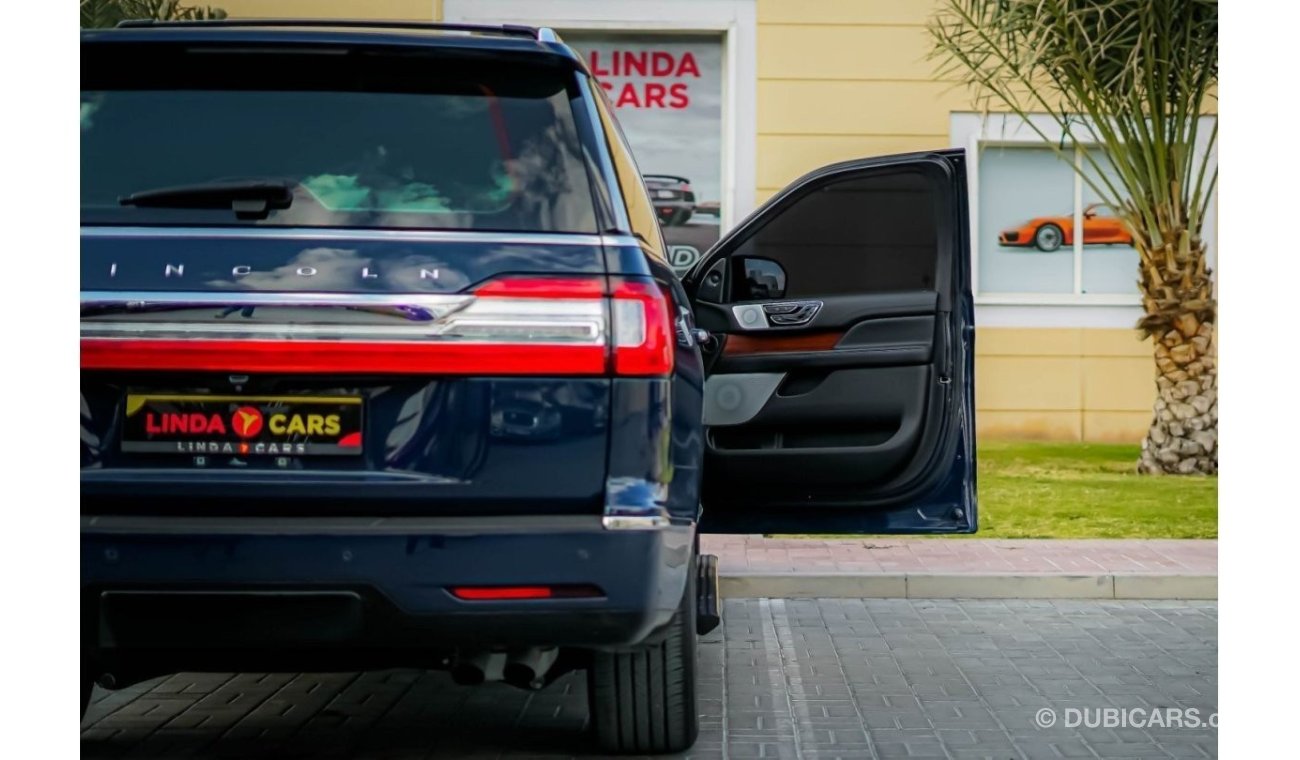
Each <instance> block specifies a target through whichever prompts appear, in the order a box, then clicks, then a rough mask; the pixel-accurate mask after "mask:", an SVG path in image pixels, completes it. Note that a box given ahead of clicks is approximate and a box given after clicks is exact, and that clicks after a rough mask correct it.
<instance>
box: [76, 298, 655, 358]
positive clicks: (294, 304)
mask: <svg viewBox="0 0 1300 760" xmlns="http://www.w3.org/2000/svg"><path fill="white" fill-rule="evenodd" d="M112 295H113V294H111V293H100V294H83V295H82V303H83V309H82V314H83V317H82V323H81V335H82V337H81V366H82V368H83V369H115V370H160V371H162V370H172V371H195V370H197V371H215V372H278V373H305V374H326V373H337V372H374V373H379V374H434V375H584V376H591V375H604V374H606V373H611V374H615V375H640V376H646V375H665V374H668V373H670V372H672V368H673V340H672V339H673V324H672V317H671V315H670V313H669V305H668V301H667V299H666V298H665V296H664V294H663V293H662V292H661V291H660V289H659V288H658V286H656V285H654V284H653V283H651V282H648V281H640V280H625V279H620V278H615V279H614V280H613V290H612V293H608V294H607V290H606V279H605V278H604V277H520V276H509V277H503V278H499V279H496V280H492V281H490V282H487V283H484V284H483V285H481V286H479V287H478V288H476V289H475V290H474V292H473V293H472V294H456V295H434V296H417V295H410V296H406V295H396V294H395V295H393V296H391V297H390V296H383V297H380V298H379V299H373V298H366V297H361V296H332V295H328V294H320V295H316V294H312V295H308V296H303V295H301V294H255V295H254V294H244V295H242V296H241V295H234V294H214V293H199V294H193V293H191V294H166V295H161V294H160V296H159V299H158V300H157V301H150V302H148V303H144V302H139V301H132V302H122V303H120V304H117V303H115V302H114V301H112V299H111V296H112ZM362 299H365V300H362ZM118 306H120V307H121V308H117V307H118ZM304 306H310V307H321V308H308V309H304V308H303V307H304ZM245 307H246V308H248V309H249V311H250V312H251V311H252V310H253V309H256V310H257V312H258V314H259V315H260V316H261V319H259V320H256V321H247V322H244V321H233V322H232V321H218V318H220V319H222V320H225V315H227V314H229V313H231V312H233V311H236V310H238V309H240V308H245ZM330 307H332V308H330ZM160 311H161V312H168V313H171V314H175V315H176V317H175V318H174V319H168V320H165V321H163V320H158V319H157V315H158V313H159V312H160ZM276 315H283V318H282V319H276V318H275V316H276ZM304 315H308V316H304Z"/></svg>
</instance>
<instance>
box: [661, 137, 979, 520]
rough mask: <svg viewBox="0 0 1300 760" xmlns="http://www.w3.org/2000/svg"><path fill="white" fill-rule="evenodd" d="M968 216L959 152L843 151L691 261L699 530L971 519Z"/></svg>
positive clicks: (690, 280)
mask: <svg viewBox="0 0 1300 760" xmlns="http://www.w3.org/2000/svg"><path fill="white" fill-rule="evenodd" d="M967 224H968V223H967V217H966V205H965V179H964V156H963V155H962V154H961V153H960V152H945V153H942V154H917V155H911V156H901V157H887V158H885V159H868V160H864V161H859V162H847V163H845V164H840V165H836V166H833V167H827V168H826V169H823V170H819V171H818V172H814V173H813V174H812V175H809V176H808V177H805V178H803V179H801V180H799V181H797V182H796V183H794V185H792V186H791V187H790V188H787V189H786V190H785V191H782V193H781V194H779V195H778V196H777V197H776V198H775V199H774V200H773V201H771V202H770V203H769V204H768V205H766V206H765V207H764V208H763V209H760V211H759V212H756V214H755V215H754V216H753V217H751V218H750V219H749V220H746V222H744V223H742V224H741V225H740V227H738V228H737V230H736V231H735V232H733V233H732V234H731V235H729V236H728V237H727V238H724V239H723V240H722V241H720V242H719V244H718V245H717V246H715V248H714V249H713V250H711V251H710V252H709V253H708V254H706V256H705V257H704V258H703V259H702V260H701V262H700V263H699V265H697V266H696V268H695V269H693V270H692V272H691V273H690V274H688V276H687V280H686V282H687V288H688V292H691V293H692V295H693V296H694V303H693V306H694V313H695V318H696V322H697V324H698V325H699V326H700V327H702V328H704V329H706V330H708V331H710V332H711V333H712V334H713V337H714V338H715V339H714V340H712V341H711V342H710V343H709V344H708V349H709V350H708V352H707V355H706V363H707V366H708V372H709V376H708V379H707V380H706V383H705V413H704V422H705V425H706V427H707V435H706V447H705V452H706V454H705V470H704V472H705V476H704V484H705V487H704V497H703V501H704V505H703V506H704V509H703V514H704V518H703V527H704V529H705V530H713V531H722V530H733V531H735V530H739V531H744V532H752V531H753V530H756V529H760V526H763V527H762V528H761V529H767V530H781V531H790V532H834V531H853V532H861V531H885V532H961V531H965V532H968V531H972V530H974V527H975V514H974V508H975V503H974V459H973V450H972V447H971V439H972V432H973V409H972V407H973V385H972V382H973V378H972V377H971V374H972V372H971V370H972V369H973V361H972V356H971V338H972V337H973V328H972V326H973V308H972V306H971V303H970V291H969V235H968V232H967ZM756 260H757V261H758V262H759V263H758V264H756V263H755V262H756ZM719 262H726V263H722V264H720V263H719ZM759 264H761V265H759ZM719 275H721V279H720V278H719ZM701 286H702V287H701ZM701 294H703V297H701ZM755 296H757V297H755ZM786 315H793V316H792V317H787V316H786ZM791 320H793V321H797V322H798V323H797V324H784V323H783V322H785V321H791Z"/></svg>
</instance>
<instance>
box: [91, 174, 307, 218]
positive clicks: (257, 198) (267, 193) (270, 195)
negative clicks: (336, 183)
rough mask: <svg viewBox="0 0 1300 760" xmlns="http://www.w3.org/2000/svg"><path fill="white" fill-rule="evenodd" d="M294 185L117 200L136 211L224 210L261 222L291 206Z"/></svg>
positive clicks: (209, 185) (246, 183) (207, 185)
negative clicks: (153, 209) (167, 209)
mask: <svg viewBox="0 0 1300 760" xmlns="http://www.w3.org/2000/svg"><path fill="white" fill-rule="evenodd" d="M297 184H298V183H296V182H291V181H289V180H280V179H251V180H222V181H218V182H196V183H194V184H192V185H175V186H172V187H158V188H154V189H152V190H141V191H140V192H137V193H131V194H130V195H124V196H122V197H121V198H118V199H117V202H118V203H120V204H122V205H123V206H137V207H140V208H213V209H224V208H228V209H230V210H231V211H234V212H235V216H236V217H238V218H239V219H265V218H266V217H267V216H268V215H269V214H270V213H271V211H272V210H273V209H276V210H278V209H286V208H289V206H290V205H292V204H293V189H294V187H296V186H297Z"/></svg>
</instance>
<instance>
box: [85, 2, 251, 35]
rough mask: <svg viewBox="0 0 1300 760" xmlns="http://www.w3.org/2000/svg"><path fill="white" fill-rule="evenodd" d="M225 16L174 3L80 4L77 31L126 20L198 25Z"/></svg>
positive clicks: (221, 13)
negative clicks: (79, 25) (190, 22)
mask: <svg viewBox="0 0 1300 760" xmlns="http://www.w3.org/2000/svg"><path fill="white" fill-rule="evenodd" d="M225 17H226V12H225V11H223V10H221V9H219V8H209V7H207V6H187V5H181V4H180V3H179V2H178V0H81V28H83V29H89V28H92V27H93V28H103V27H111V26H117V24H118V22H119V21H126V20H128V19H145V18H151V19H158V20H161V21H202V20H205V19H219V18H225Z"/></svg>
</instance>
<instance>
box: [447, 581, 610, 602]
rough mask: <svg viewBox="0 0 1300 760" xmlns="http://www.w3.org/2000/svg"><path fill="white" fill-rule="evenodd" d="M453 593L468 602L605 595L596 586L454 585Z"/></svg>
mask: <svg viewBox="0 0 1300 760" xmlns="http://www.w3.org/2000/svg"><path fill="white" fill-rule="evenodd" d="M447 590H448V591H449V592H451V595H452V596H454V597H456V598H457V599H460V600H462V601H466V602H494V601H509V600H520V599H595V598H598V597H602V596H604V595H605V592H603V591H601V590H600V589H599V588H598V587H596V586H591V585H586V584H571V585H562V586H452V587H451V588H449V589H447Z"/></svg>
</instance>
